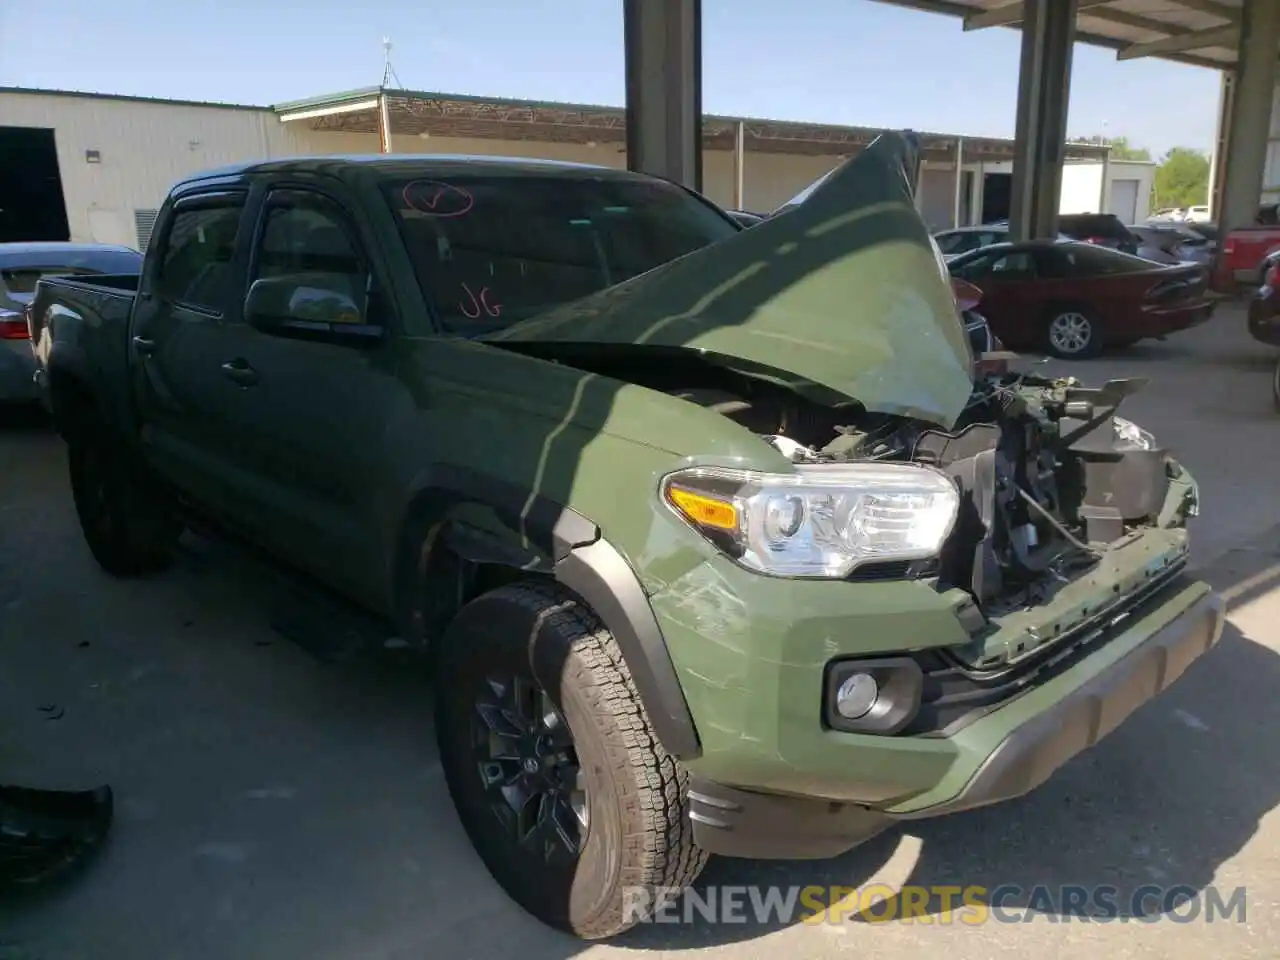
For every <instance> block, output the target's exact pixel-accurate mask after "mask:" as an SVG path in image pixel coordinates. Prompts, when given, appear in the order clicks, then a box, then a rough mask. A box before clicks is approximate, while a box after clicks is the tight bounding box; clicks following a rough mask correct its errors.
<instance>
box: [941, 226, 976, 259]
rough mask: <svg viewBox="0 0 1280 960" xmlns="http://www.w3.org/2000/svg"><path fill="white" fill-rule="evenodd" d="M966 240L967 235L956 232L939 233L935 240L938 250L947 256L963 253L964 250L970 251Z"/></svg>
mask: <svg viewBox="0 0 1280 960" xmlns="http://www.w3.org/2000/svg"><path fill="white" fill-rule="evenodd" d="M968 238H969V234H967V233H962V232H959V231H957V232H956V233H941V234H939V235H938V236H937V238H936V239H937V241H938V249H939V250H941V251H942V252H943V254H948V253H963V252H964V251H965V250H968V249H970V247H969V245H968V243H967V242H966V241H967V240H968Z"/></svg>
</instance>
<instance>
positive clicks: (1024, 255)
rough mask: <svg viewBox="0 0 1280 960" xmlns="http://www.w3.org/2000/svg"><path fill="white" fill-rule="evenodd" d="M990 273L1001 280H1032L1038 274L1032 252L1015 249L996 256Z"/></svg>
mask: <svg viewBox="0 0 1280 960" xmlns="http://www.w3.org/2000/svg"><path fill="white" fill-rule="evenodd" d="M990 273H991V276H992V277H995V278H997V279H1000V280H1030V279H1031V278H1032V277H1034V276H1035V275H1036V270H1035V264H1034V263H1033V262H1032V260H1031V254H1030V253H1028V252H1027V251H1025V250H1015V251H1012V252H1010V253H1005V254H1002V255H1000V256H998V257H996V259H995V260H994V261H993V262H992V264H991V269H990Z"/></svg>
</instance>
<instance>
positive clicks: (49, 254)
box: [0, 242, 142, 403]
mask: <svg viewBox="0 0 1280 960" xmlns="http://www.w3.org/2000/svg"><path fill="white" fill-rule="evenodd" d="M141 270H142V254H140V253H138V251H137V250H132V249H130V248H129V247H118V246H111V245H108V244H102V243H46V242H40V243H34V242H33V243H0V403H29V402H34V401H36V400H37V399H39V394H38V392H37V390H36V385H35V381H34V379H33V378H34V376H35V372H36V364H35V357H34V356H33V355H32V353H31V342H30V340H29V339H28V337H27V318H26V313H25V310H26V308H27V305H28V304H29V303H30V302H31V297H32V294H34V293H35V289H36V283H37V282H38V281H39V279H40V278H41V277H49V276H65V275H68V274H71V275H76V274H83V275H86V276H97V275H104V274H128V275H133V276H136V275H137V274H138V273H139V272H140V271H141Z"/></svg>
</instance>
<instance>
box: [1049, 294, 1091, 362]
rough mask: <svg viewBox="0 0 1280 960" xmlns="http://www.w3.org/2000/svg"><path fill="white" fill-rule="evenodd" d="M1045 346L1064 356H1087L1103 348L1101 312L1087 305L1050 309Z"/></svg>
mask: <svg viewBox="0 0 1280 960" xmlns="http://www.w3.org/2000/svg"><path fill="white" fill-rule="evenodd" d="M1045 347H1046V349H1047V350H1048V352H1049V353H1050V354H1051V355H1052V356H1055V357H1057V358H1059V359H1060V360H1084V359H1087V358H1089V357H1096V356H1097V355H1098V354H1099V353H1101V352H1102V330H1101V328H1100V325H1099V323H1098V318H1097V316H1096V315H1095V314H1094V313H1093V312H1092V311H1090V310H1086V309H1084V308H1083V307H1058V308H1055V309H1053V310H1051V311H1050V312H1049V319H1048V322H1047V323H1046V326H1045Z"/></svg>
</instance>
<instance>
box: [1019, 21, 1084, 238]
mask: <svg viewBox="0 0 1280 960" xmlns="http://www.w3.org/2000/svg"><path fill="white" fill-rule="evenodd" d="M1075 35H1076V0H1023V16H1022V64H1021V68H1020V70H1019V74H1018V107H1017V122H1016V134H1015V136H1016V138H1017V145H1016V147H1015V149H1014V158H1013V195H1012V197H1011V198H1010V202H1009V231H1010V233H1011V234H1012V239H1014V240H1033V239H1037V238H1040V237H1053V236H1056V235H1057V231H1058V207H1059V204H1060V197H1061V194H1062V162H1063V159H1064V157H1065V154H1066V141H1067V104H1068V100H1069V96H1070V90H1071V53H1072V45H1073V44H1074V43H1075Z"/></svg>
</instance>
